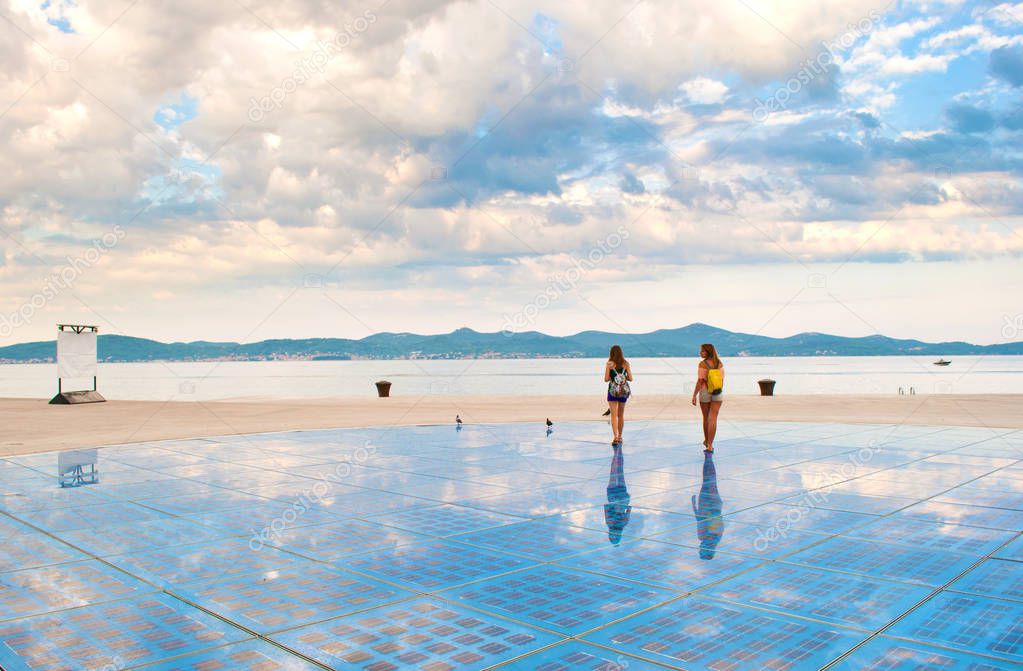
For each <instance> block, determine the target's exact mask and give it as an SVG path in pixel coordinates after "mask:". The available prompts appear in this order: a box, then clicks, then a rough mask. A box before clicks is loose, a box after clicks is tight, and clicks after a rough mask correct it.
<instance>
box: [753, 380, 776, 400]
mask: <svg viewBox="0 0 1023 671" xmlns="http://www.w3.org/2000/svg"><path fill="white" fill-rule="evenodd" d="M757 384H759V385H760V395H761V396H774V380H758V381H757Z"/></svg>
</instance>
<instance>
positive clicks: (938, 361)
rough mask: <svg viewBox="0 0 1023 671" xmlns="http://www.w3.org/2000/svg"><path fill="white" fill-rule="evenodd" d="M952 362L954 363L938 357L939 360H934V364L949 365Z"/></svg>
mask: <svg viewBox="0 0 1023 671" xmlns="http://www.w3.org/2000/svg"><path fill="white" fill-rule="evenodd" d="M950 363H952V362H951V361H948V360H947V359H938V360H937V361H935V362H934V365H935V366H947V365H949V364H950Z"/></svg>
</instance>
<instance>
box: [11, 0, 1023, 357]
mask: <svg viewBox="0 0 1023 671" xmlns="http://www.w3.org/2000/svg"><path fill="white" fill-rule="evenodd" d="M0 64H2V67H0V147H2V148H3V149H2V151H0V282H2V287H3V290H2V292H0V346H2V345H7V344H13V343H17V342H27V341H33V340H48V339H52V338H53V337H54V332H55V324H57V323H85V324H96V325H98V326H99V327H100V331H101V333H121V334H126V335H133V336H139V337H147V338H154V339H157V340H163V341H171V340H232V341H243V342H251V341H256V340H261V339H265V338H302V337H332V336H333V337H348V338H359V337H364V336H366V335H369V334H371V333H374V332H380V331H411V332H417V333H439V332H448V331H451V330H453V329H455V328H459V327H470V328H474V329H476V330H480V331H488V332H493V331H500V330H508V331H529V330H538V331H542V332H545V333H551V334H558V335H564V334H571V333H575V332H578V331H581V330H587V329H601V330H608V331H619V332H645V331H650V330H654V329H658V328H674V327H678V326H682V325H685V324H689V323H692V322H704V323H710V324H713V325H715V326H719V327H722V328H727V329H731V330H736V331H745V332H749V333H759V334H763V335H768V336H787V335H791V334H794V333H798V332H804V331H817V332H828V333H838V334H842V335H850V336H855V335H867V334H872V333H883V334H885V335H890V336H895V337H912V338H920V339H925V340H934V341H941V340H967V341H971V342H976V343H983V344H990V343H998V342H1006V341H1010V340H1013V341H1014V340H1023V301H1021V299H1020V296H1023V272H1021V266H1020V255H1021V253H1023V226H1021V221H1023V220H1021V215H1023V186H1021V182H1020V177H1021V175H1023V156H1021V151H1023V150H1021V148H1023V3H1011V2H1010V3H997V2H972V3H971V2H957V1H955V0H937V1H930V0H926V1H905V2H898V1H896V2H891V3H887V4H885V3H882V2H870V1H863V0H819V1H818V2H805V1H802V0H800V1H791V2H790V1H782V0H775V1H773V2H771V1H764V0H724V1H723V2H717V3H706V2H698V1H696V0H692V1H690V0H639V1H638V2H635V3H633V2H626V3H621V2H617V1H614V2H613V1H611V0H588V1H587V2H579V1H575V0H572V1H568V2H566V1H564V0H557V1H555V2H524V1H523V2H519V1H517V0H473V1H458V2H456V1H448V0H389V1H388V0H384V1H382V2H381V1H379V0H368V1H363V0H356V1H349V0H331V1H330V2H328V1H327V0H275V1H272V2H271V1H270V0H237V1H234V0H229V1H227V2H219V3H216V2H208V1H202V2H199V1H197V0H176V1H175V2H173V3H170V2H127V3H126V2H124V1H123V0H118V1H117V2H112V1H85V0H76V1H71V0H46V2H44V3H42V4H40V3H39V2H38V0H36V1H35V2H31V1H27V0H0Z"/></svg>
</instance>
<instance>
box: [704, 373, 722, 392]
mask: <svg viewBox="0 0 1023 671" xmlns="http://www.w3.org/2000/svg"><path fill="white" fill-rule="evenodd" d="M724 386H725V373H724V370H723V369H721V368H708V369H707V391H709V392H710V393H712V394H716V393H718V392H720V391H721V390H722V389H724Z"/></svg>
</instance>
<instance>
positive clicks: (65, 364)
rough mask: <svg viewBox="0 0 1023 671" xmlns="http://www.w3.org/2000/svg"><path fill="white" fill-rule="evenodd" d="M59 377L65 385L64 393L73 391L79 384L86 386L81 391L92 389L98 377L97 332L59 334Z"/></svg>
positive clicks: (62, 332)
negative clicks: (94, 379)
mask: <svg viewBox="0 0 1023 671" xmlns="http://www.w3.org/2000/svg"><path fill="white" fill-rule="evenodd" d="M57 375H58V376H59V377H60V378H61V380H62V382H63V383H64V384H65V387H64V391H73V390H74V389H75V387H74V386H72V385H77V384H84V385H85V386H81V387H79V388H80V389H92V379H93V377H95V376H96V332H95V331H83V332H82V333H75V332H74V331H58V332H57ZM68 383H70V384H68Z"/></svg>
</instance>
